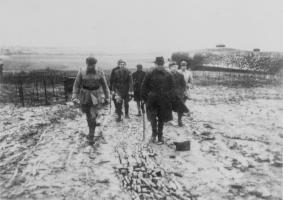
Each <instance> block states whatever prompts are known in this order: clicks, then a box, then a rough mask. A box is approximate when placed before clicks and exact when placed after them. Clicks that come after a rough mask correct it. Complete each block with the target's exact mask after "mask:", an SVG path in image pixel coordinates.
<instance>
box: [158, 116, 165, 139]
mask: <svg viewBox="0 0 283 200" xmlns="http://www.w3.org/2000/svg"><path fill="white" fill-rule="evenodd" d="M163 126H164V122H163V121H162V120H161V118H160V117H158V141H160V142H163Z"/></svg>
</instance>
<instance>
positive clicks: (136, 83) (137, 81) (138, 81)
mask: <svg viewBox="0 0 283 200" xmlns="http://www.w3.org/2000/svg"><path fill="white" fill-rule="evenodd" d="M132 77H133V89H134V100H135V101H140V100H141V86H142V82H143V79H144V77H145V72H144V71H136V72H134V73H133V75H132Z"/></svg>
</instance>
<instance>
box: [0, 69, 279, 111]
mask: <svg viewBox="0 0 283 200" xmlns="http://www.w3.org/2000/svg"><path fill="white" fill-rule="evenodd" d="M132 71H133V69H132ZM104 72H105V75H106V78H107V81H108V82H109V77H110V72H111V70H109V69H108V70H104ZM76 74H77V71H58V70H51V69H47V70H41V71H39V70H37V71H30V72H20V73H4V76H3V77H2V83H1V95H0V101H1V102H6V103H8V102H12V103H15V104H20V105H22V106H37V105H49V104H54V103H64V102H66V101H67V100H68V99H69V96H70V93H71V91H72V86H73V82H74V78H75V76H76ZM193 77H194V80H195V81H194V83H195V84H196V85H204V86H209V85H215V84H216V85H225V86H227V87H236V86H239V87H255V86H263V85H270V84H271V85H278V84H280V83H281V81H282V77H281V76H277V75H274V74H258V73H252V72H249V73H244V72H240V73H237V72H223V71H194V72H193Z"/></svg>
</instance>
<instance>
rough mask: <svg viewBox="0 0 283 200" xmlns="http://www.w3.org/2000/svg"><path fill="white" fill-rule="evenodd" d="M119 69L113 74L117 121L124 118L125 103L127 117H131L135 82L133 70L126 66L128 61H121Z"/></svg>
mask: <svg viewBox="0 0 283 200" xmlns="http://www.w3.org/2000/svg"><path fill="white" fill-rule="evenodd" d="M119 66H120V67H119V69H116V70H115V71H114V73H113V75H112V77H111V78H112V81H113V83H112V90H113V92H114V98H115V100H116V105H117V114H118V118H117V121H118V122H120V121H121V120H122V118H121V117H122V107H123V103H124V108H125V117H126V118H129V101H130V97H131V96H132V93H133V92H132V91H133V83H132V75H131V72H130V71H129V70H128V69H127V68H126V67H125V66H126V62H125V61H120V63H119Z"/></svg>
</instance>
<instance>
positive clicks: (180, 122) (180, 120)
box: [178, 112, 183, 126]
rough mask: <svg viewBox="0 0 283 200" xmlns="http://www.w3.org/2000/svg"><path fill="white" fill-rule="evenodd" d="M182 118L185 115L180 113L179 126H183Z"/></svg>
mask: <svg viewBox="0 0 283 200" xmlns="http://www.w3.org/2000/svg"><path fill="white" fill-rule="evenodd" d="M182 116H183V113H181V112H178V125H179V126H183V122H182Z"/></svg>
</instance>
